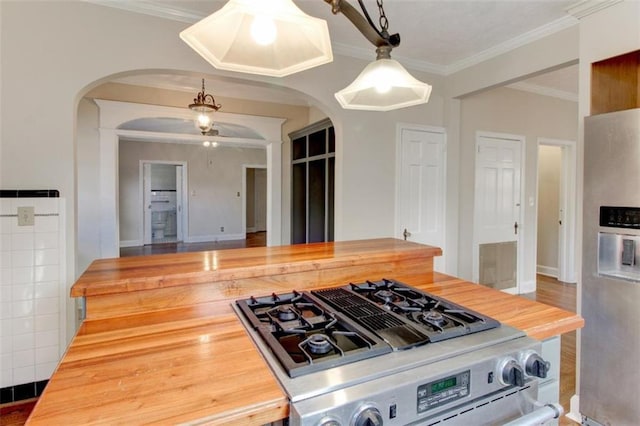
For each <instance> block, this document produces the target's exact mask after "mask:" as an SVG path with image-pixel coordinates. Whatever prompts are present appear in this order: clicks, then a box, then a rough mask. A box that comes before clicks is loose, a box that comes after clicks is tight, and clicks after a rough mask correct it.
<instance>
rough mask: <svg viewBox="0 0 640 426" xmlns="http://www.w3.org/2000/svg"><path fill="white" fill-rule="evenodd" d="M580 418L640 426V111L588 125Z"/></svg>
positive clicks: (617, 114) (589, 119)
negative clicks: (581, 416)
mask: <svg viewBox="0 0 640 426" xmlns="http://www.w3.org/2000/svg"><path fill="white" fill-rule="evenodd" d="M584 144H585V146H584V216H583V219H584V222H583V231H584V234H583V260H582V312H581V313H582V316H583V317H584V319H585V327H584V329H582V332H581V355H580V356H581V359H580V390H579V394H580V411H581V413H582V415H583V419H584V422H583V424H586V425H607V426H608V425H615V426H618V425H620V426H625V425H640V109H632V110H626V111H620V112H614V113H609V114H601V115H595V116H591V117H587V118H586V119H585V138H584Z"/></svg>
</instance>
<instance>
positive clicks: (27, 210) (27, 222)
mask: <svg viewBox="0 0 640 426" xmlns="http://www.w3.org/2000/svg"><path fill="white" fill-rule="evenodd" d="M33 225H35V219H34V213H33V207H18V226H33Z"/></svg>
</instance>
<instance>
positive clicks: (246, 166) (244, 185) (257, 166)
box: [240, 164, 269, 240]
mask: <svg viewBox="0 0 640 426" xmlns="http://www.w3.org/2000/svg"><path fill="white" fill-rule="evenodd" d="M247 169H267V165H266V164H243V165H242V229H241V230H240V232H241V233H242V234H243V235H244V238H245V240H246V239H247ZM268 236H269V232H268V231H267V237H268Z"/></svg>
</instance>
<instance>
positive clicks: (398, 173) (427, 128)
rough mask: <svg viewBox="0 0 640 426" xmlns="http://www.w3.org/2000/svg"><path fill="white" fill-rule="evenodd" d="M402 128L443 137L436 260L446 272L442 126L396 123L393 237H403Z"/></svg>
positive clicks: (444, 132)
mask: <svg viewBox="0 0 640 426" xmlns="http://www.w3.org/2000/svg"><path fill="white" fill-rule="evenodd" d="M404 130H417V131H424V132H431V133H437V134H441V135H442V137H443V147H442V149H443V152H442V167H441V173H442V174H441V176H440V179H441V182H442V183H443V188H441V191H440V194H441V195H440V197H441V203H440V211H439V212H438V214H439V215H440V218H441V219H442V220H441V224H442V242H441V244H439V246H440V248H441V249H442V256H439V258H438V259H436V261H437V262H438V263H439V264H440V265H441V268H442V270H443V272H448V271H445V270H444V267H445V265H446V260H445V259H446V256H447V254H446V253H447V250H446V246H447V224H446V220H447V215H446V209H447V199H446V196H445V194H446V193H447V132H446V129H445V128H444V127H436V126H427V125H423V124H413V123H398V124H397V125H396V188H395V192H396V193H395V211H394V213H395V217H394V229H395V237H396V238H398V239H403V238H404V235H403V231H404V229H401V227H402V225H401V224H400V180H401V168H402V132H403V131H404Z"/></svg>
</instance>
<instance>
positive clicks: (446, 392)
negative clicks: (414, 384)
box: [417, 370, 471, 414]
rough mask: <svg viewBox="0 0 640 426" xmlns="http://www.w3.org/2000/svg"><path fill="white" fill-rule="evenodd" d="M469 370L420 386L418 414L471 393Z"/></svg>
mask: <svg viewBox="0 0 640 426" xmlns="http://www.w3.org/2000/svg"><path fill="white" fill-rule="evenodd" d="M470 374H471V372H470V371H469V370H467V371H463V372H461V373H458V374H456V375H454V376H449V377H445V378H443V379H439V380H435V381H433V382H430V383H425V384H422V385H420V386H418V395H417V396H418V414H420V413H424V412H425V411H428V410H430V409H432V408H435V407H439V406H441V405H444V404H448V403H450V402H452V401H456V400H458V399H460V398H464V397H466V396H468V395H469V390H470V387H471V383H470V380H469V376H470Z"/></svg>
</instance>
